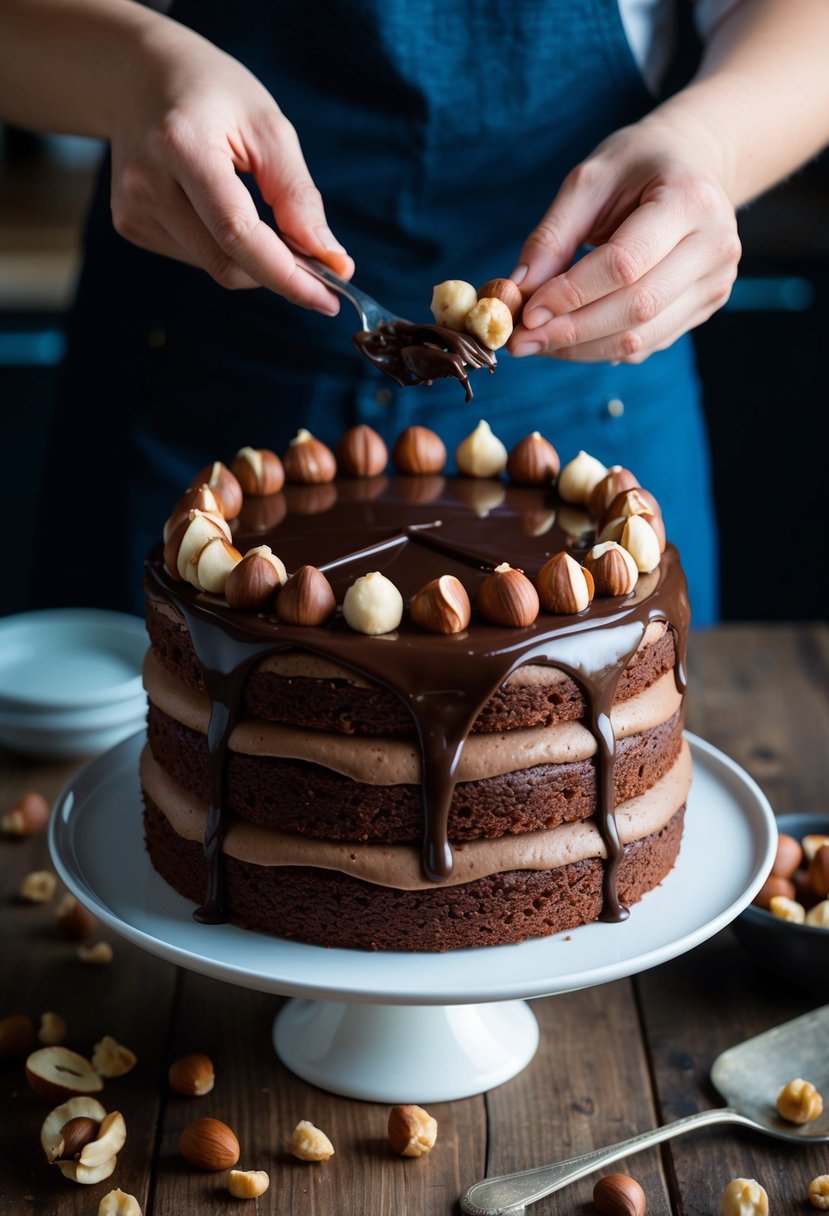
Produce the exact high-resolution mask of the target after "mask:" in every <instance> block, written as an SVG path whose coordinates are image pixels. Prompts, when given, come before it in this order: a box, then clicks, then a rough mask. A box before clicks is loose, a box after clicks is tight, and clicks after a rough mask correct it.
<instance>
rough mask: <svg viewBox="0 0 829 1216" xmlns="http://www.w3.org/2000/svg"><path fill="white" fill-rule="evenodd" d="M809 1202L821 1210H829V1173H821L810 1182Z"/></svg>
mask: <svg viewBox="0 0 829 1216" xmlns="http://www.w3.org/2000/svg"><path fill="white" fill-rule="evenodd" d="M808 1197H809V1203H811V1205H812V1207H813V1208H818V1209H819V1210H820V1211H821V1212H825V1211H827V1210H829V1174H819V1175H818V1177H817V1178H813V1179H812V1181H811V1182H810V1183H809V1191H808Z"/></svg>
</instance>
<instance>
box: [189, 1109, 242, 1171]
mask: <svg viewBox="0 0 829 1216" xmlns="http://www.w3.org/2000/svg"><path fill="white" fill-rule="evenodd" d="M178 1149H179V1152H180V1153H181V1155H182V1157H183V1158H184V1160H185V1161H186V1162H187V1163H188V1165H192V1166H195V1167H196V1169H200V1170H216V1171H218V1170H226V1169H229V1168H230V1166H232V1165H235V1164H236V1162H237V1161H238V1160H239V1153H240V1148H239V1141H238V1140H237V1139H236V1135H235V1133H234V1132H233V1131H232V1130H231V1129H230V1128H229V1127H228V1125H227V1124H226V1123H222V1121H221V1119H211V1118H210V1117H209V1116H206V1117H205V1118H203V1119H194V1120H193V1122H192V1123H188V1124H187V1126H186V1127H185V1128H184V1129H183V1130H182V1132H181V1135H180V1136H179V1138H178Z"/></svg>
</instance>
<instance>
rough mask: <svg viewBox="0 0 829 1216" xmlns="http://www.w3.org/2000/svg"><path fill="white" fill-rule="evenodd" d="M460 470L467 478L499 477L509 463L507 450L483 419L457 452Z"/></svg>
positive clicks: (456, 461) (456, 458) (462, 442)
mask: <svg viewBox="0 0 829 1216" xmlns="http://www.w3.org/2000/svg"><path fill="white" fill-rule="evenodd" d="M455 463H456V464H457V466H458V470H459V471H460V472H461V473H463V474H465V476H467V477H497V476H498V475H499V473H502V472H503V471H504V469H505V467H506V463H507V449H506V448H505V447H504V445H503V443H501V440H500V439H499V438H498V437H497V435H493V433H492V429H491V427H490V425H489V423H488V422H486V421H484V419H481V421H480V422H479V423H478V425H477V426H476V428H475V430H474V431H472V432H471V434H469V435H467V437H466V438H465V439H463V440H461V442H460V443H459V444H458V446H457V448H456V450H455Z"/></svg>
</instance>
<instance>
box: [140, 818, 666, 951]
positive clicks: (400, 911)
mask: <svg viewBox="0 0 829 1216" xmlns="http://www.w3.org/2000/svg"><path fill="white" fill-rule="evenodd" d="M145 806H146V810H145V834H146V843H147V848H148V850H149V854H150V858H151V860H152V864H153V866H154V867H155V869H156V870H157V871H158V872H159V874H161V876H162V877H163V878H164V879H165V881H166V882H168V883H169V884H170V886H172V887H173V888H174V889H175V890H176V891H178V892H179V894H180V895H182V896H184V898H185V899H189V900H192V901H194V902H195V903H198V902H200V901H201V900H202V898H203V895H204V890H205V885H206V882H207V878H208V867H207V862H206V860H205V856H204V851H203V849H202V847H201V845H200V844H199V843H198V842H196V841H191V840H185V839H183V838H182V837H180V836H178V835H177V834H176V833H175V832H174V831H173V829H172V828H171V826H170V824H169V822H168V820H167V818H166V817H165V815H164V814H162V812H161V811H159V810H158V808H157V807H156V806H155V805H154V803H153V802H152V800H151V799H150V798H149V797H148V796H147V795H145ZM684 815H685V808H684V806H683V807H682V808H681V809H680V810H679V811H677V812H676V813H675V814H674V816H673V817H672V818H671V820H670V821H669V822H668V824H667V825H666V826H665V827H664V828H662V829H661V830H660V831H658V832H655V833H653V834H651V835H650V836H647V837H645V838H644V839H642V840H638V841H635V842H633V843H632V844H629V845H625V846H624V848H623V850H622V854H621V858H620V861H619V865H618V869H617V874H616V881H617V888H618V893H619V897H620V899H621V901H622V903H623V904H624V905H626V906H630V905H631V904H634V903H636V902H637V901H638V900H640V899H641V898H642V896H643V895H644V894H645V893H646V892H648V891H650V890H652V889H653V888H654V887H656V886H657V885H658V884H659V883H660V882H661V881H662V880H663V879H664V878H665V876H666V875H667V874H668V873H669V872H670V870H671V869H672V867H673V865H674V864H675V861H676V857H677V854H678V851H679V847H680V842H681V838H682V829H683V823H684ZM605 864H606V863H605V862H603V861H602V860H601V859H600V858H587V859H583V860H580V861H577V862H573V863H571V864H568V865H563V866H559V867H557V868H556V869H554V870H518V871H510V872H508V873H503V874H496V875H489V876H487V877H485V878H479V879H476V880H475V881H474V882H470V883H465V884H461V885H458V886H449V887H441V886H436V887H434V888H433V889H427V890H423V889H421V890H415V891H400V890H395V889H393V888H388V887H379V886H376V885H375V884H373V883H367V882H364V881H362V880H360V879H356V878H352V877H350V876H349V875H346V874H340V873H337V872H334V871H331V870H319V869H315V868H313V867H304V866H287V867H280V866H272V867H268V866H257V865H253V864H251V863H249V862H245V861H239V860H237V859H236V858H233V857H229V858H226V868H225V876H224V892H225V908H226V911H227V915H228V917H229V919H230V921H231V922H233V923H234V924H237V925H239V926H241V927H242V928H244V929H254V930H258V931H259V932H263V933H271V934H274V935H276V936H278V937H282V938H287V939H290V940H295V941H301V942H307V943H311V944H317V945H325V946H340V947H344V948H347V949H363V950H400V951H407V952H411V951H436V952H437V951H446V950H455V949H460V948H464V947H470V946H473V947H474V946H495V945H504V944H507V943H510V942H520V941H524V940H526V939H528V938H534V937H542V936H548V935H549V934H552V933H560V932H566V931H568V930H570V929H574V928H576V927H577V926H578V925H583V924H589V923H590V922H591V921H594V920H596V919H597V918H598V917H599V915H600V914H601V912H602V908H603V890H602V885H603V875H604V869H605Z"/></svg>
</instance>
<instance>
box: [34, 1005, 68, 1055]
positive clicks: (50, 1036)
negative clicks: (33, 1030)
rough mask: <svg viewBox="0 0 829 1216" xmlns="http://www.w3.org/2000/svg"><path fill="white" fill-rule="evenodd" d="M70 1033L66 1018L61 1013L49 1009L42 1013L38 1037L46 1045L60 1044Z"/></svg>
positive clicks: (54, 1045) (56, 1045)
mask: <svg viewBox="0 0 829 1216" xmlns="http://www.w3.org/2000/svg"><path fill="white" fill-rule="evenodd" d="M68 1033H69V1029H68V1027H67V1025H66V1019H65V1018H62V1017H61V1016H60V1014H59V1013H53V1012H52V1011H51V1010H49V1011H48V1012H47V1013H42V1014H41V1015H40V1030H38V1032H37V1037H38V1041H39V1042H40V1043H42V1044H43V1046H44V1047H58V1046H60V1044H61V1043H65V1042H66V1036H67V1034H68Z"/></svg>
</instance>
